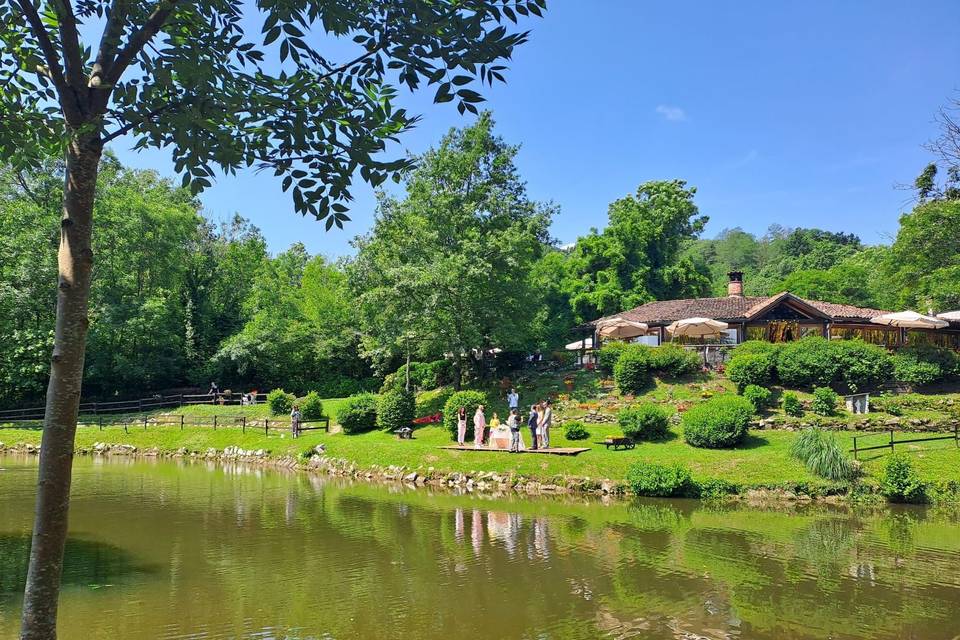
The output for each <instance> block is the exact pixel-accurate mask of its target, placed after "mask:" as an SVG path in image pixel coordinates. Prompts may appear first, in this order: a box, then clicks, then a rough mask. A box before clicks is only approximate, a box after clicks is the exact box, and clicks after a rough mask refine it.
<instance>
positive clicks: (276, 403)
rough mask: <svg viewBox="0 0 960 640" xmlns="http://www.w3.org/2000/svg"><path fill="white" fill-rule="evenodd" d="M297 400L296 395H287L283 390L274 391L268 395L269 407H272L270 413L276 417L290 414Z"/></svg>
mask: <svg viewBox="0 0 960 640" xmlns="http://www.w3.org/2000/svg"><path fill="white" fill-rule="evenodd" d="M296 400H297V397H296V396H295V395H293V394H292V393H287V392H286V391H284V390H283V389H274V390H273V391H271V392H270V393H268V394H267V405H268V406H269V407H270V413H271V414H273V415H275V416H283V415H287V414H289V413H290V410H291V409H293V403H294V402H295V401H296Z"/></svg>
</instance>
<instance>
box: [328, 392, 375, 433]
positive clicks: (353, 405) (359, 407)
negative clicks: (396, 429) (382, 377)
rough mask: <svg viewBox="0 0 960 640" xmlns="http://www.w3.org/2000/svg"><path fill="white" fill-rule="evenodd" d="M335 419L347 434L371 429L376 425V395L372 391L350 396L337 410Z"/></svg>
mask: <svg viewBox="0 0 960 640" xmlns="http://www.w3.org/2000/svg"><path fill="white" fill-rule="evenodd" d="M337 421H338V422H339V423H340V426H341V427H342V428H343V432H344V433H347V434H354V433H363V432H365V431H372V430H373V429H374V428H376V426H377V396H376V395H375V394H372V393H361V394H358V395H355V396H350V397H349V398H347V400H346V402H345V403H344V405H343V406H342V407H340V409H339V411H337Z"/></svg>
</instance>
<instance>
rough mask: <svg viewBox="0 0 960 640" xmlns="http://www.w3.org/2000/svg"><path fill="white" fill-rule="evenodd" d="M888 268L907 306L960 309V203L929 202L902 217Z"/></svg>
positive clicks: (925, 309)
mask: <svg viewBox="0 0 960 640" xmlns="http://www.w3.org/2000/svg"><path fill="white" fill-rule="evenodd" d="M888 268H889V272H890V273H891V274H892V280H893V282H894V283H895V284H896V285H897V288H898V289H899V291H900V303H901V304H903V305H904V306H911V307H915V308H917V309H918V310H919V311H921V312H922V313H925V312H927V311H928V310H931V309H932V310H934V311H947V310H954V309H958V308H960V287H958V286H957V282H960V200H934V201H931V202H925V203H922V204H920V205H918V206H917V207H916V208H915V209H914V210H913V211H911V212H910V213H906V214H904V215H902V216H900V230H899V231H898V232H897V238H896V240H895V241H894V243H893V246H892V247H891V250H890V259H889V262H888Z"/></svg>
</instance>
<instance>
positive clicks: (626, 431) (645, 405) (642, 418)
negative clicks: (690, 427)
mask: <svg viewBox="0 0 960 640" xmlns="http://www.w3.org/2000/svg"><path fill="white" fill-rule="evenodd" d="M617 422H618V423H619V424H620V428H621V429H622V430H623V435H625V436H627V437H628V438H630V439H631V440H633V441H635V442H636V441H640V440H657V439H659V438H662V437H664V436H665V435H667V432H668V431H669V423H670V419H669V416H668V415H667V412H666V411H664V410H663V409H661V408H660V407H658V406H657V405H655V404H653V403H650V402H641V403H640V404H636V405H634V406H632V407H626V408H624V409H621V410H620V412H619V413H618V414H617Z"/></svg>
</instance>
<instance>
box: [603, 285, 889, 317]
mask: <svg viewBox="0 0 960 640" xmlns="http://www.w3.org/2000/svg"><path fill="white" fill-rule="evenodd" d="M787 298H791V299H793V300H795V301H797V302H799V303H800V304H806V305H809V306H810V307H813V309H814V310H817V311H819V312H820V313H822V314H824V315H825V316H827V317H828V319H830V320H846V321H850V320H861V321H863V322H869V320H870V318H873V317H875V316H879V315H882V314H884V313H889V312H888V311H881V310H879V309H866V308H861V307H854V306H851V305H846V304H833V303H832V302H821V301H820V300H805V299H803V298H800V297H799V296H794V295H793V294H790V293H787V292H783V293H779V294H777V295H775V296H726V297H722V298H688V299H686V300H658V301H656V302H648V303H647V304H645V305H641V306H639V307H636V308H635V309H630V310H629V311H623V312H621V313H616V314H613V315H612V316H606V318H611V317H613V316H618V317H623V318H626V319H628V320H634V321H636V322H644V323H646V324H654V325H660V324H669V323H671V322H674V321H676V320H682V319H683V318H694V317H704V318H713V319H714V320H723V321H724V322H743V321H745V320H749V319H750V318H753V317H755V316H756V315H758V314H760V313H761V312H763V311H765V310H766V309H768V308H769V307H771V306H774V305H776V303H778V302H780V301H781V300H784V299H787ZM603 319H604V318H599V319H598V320H597V321H599V320H603ZM597 321H595V322H597Z"/></svg>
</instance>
